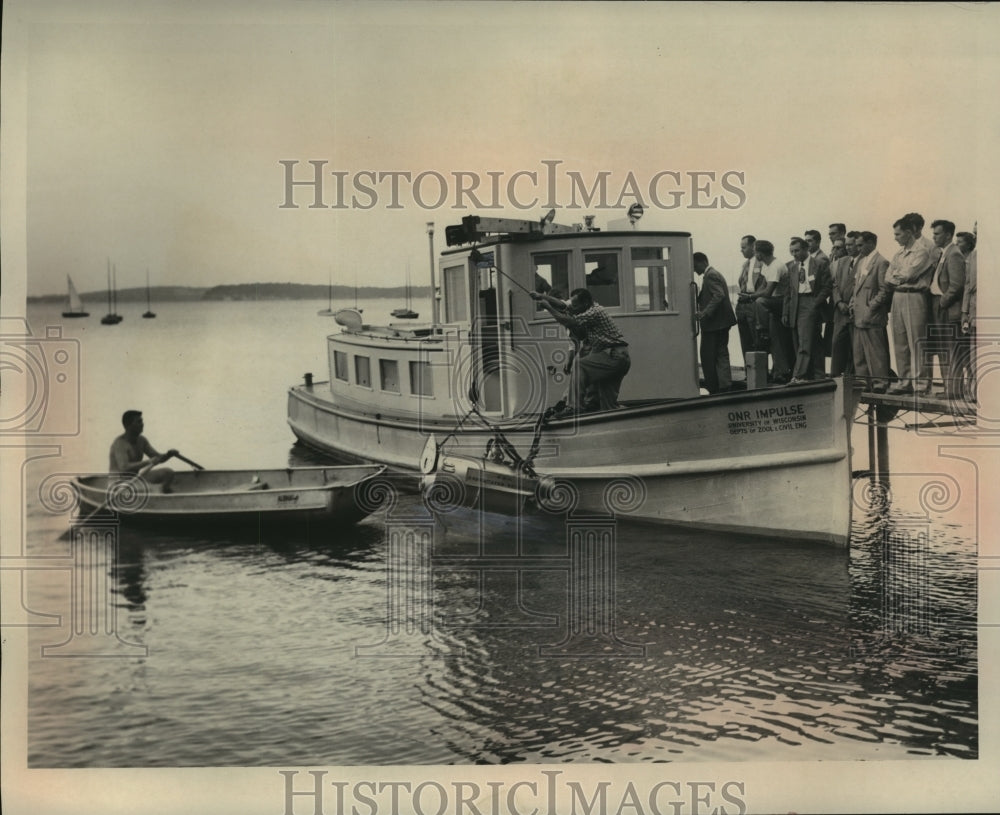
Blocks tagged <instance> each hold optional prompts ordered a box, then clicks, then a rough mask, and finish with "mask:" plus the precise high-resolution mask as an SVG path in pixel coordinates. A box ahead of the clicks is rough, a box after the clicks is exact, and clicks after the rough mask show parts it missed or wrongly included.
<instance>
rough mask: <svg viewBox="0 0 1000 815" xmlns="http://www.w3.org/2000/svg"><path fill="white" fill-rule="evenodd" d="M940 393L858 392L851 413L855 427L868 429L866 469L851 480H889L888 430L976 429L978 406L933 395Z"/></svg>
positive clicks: (938, 386) (937, 388) (949, 431)
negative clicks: (853, 411) (857, 425)
mask: <svg viewBox="0 0 1000 815" xmlns="http://www.w3.org/2000/svg"><path fill="white" fill-rule="evenodd" d="M941 389H942V385H941V383H935V387H933V388H932V389H931V394H932V395H928V396H922V395H920V394H899V395H897V394H888V393H874V392H871V391H862V392H861V393H860V396H859V398H858V403H857V408H856V410H855V415H854V422H855V424H864V425H867V427H868V469H867V470H856V471H855V472H854V473H853V474H854V476H855V477H865V476H874V477H877V478H878V479H879V480H880V481H888V479H889V430H890V429H897V430H910V431H921V430H922V431H930V432H934V433H940V434H952V433H954V434H959V433H968V429H969V428H974V427H975V426H976V421H977V418H978V409H979V406H978V404H977V403H976V402H975V401H972V400H967V399H961V398H959V399H947V398H944V397H940V396H934V395H933V394H934V393H935V392H937V391H940V390H941Z"/></svg>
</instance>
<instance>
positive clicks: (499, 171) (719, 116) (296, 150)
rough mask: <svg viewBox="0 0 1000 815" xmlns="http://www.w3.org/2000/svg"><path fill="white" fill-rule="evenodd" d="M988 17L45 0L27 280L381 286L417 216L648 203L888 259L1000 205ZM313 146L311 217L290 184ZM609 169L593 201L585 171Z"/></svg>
mask: <svg viewBox="0 0 1000 815" xmlns="http://www.w3.org/2000/svg"><path fill="white" fill-rule="evenodd" d="M997 12H998V10H997V9H996V7H993V6H963V5H954V4H953V5H948V6H938V5H935V6H929V5H928V6H921V5H907V6H900V5H854V4H844V5H838V4H832V5H831V4H827V5H820V4H807V5H796V4H787V5H786V4H781V5H768V4H754V5H742V4H724V5H716V4H691V5H683V6H679V5H672V4H619V3H611V4H604V3H584V4H578V3H554V4H548V3H546V4H529V3H475V4H471V5H470V4H462V3H458V4H453V3H449V2H433V3H422V2H417V3H379V2H366V3H354V2H337V3H327V2H301V1H300V2H293V3H276V2H266V3H254V2H240V3H233V2H219V0H207V2H202V3H197V4H195V3H180V4H177V3H174V4H166V3H159V2H149V3H141V4H134V3H124V2H123V3H117V2H115V3H111V2H95V3H87V4H78V3H64V2H39V3H32V4H30V5H28V6H24V7H22V8H21V9H20V13H21V14H23V15H25V16H26V17H27V19H28V22H27V26H26V30H27V31H28V32H29V36H28V37H27V41H26V44H25V45H24V46H23V48H24V51H23V53H24V54H25V57H26V61H25V66H26V68H25V72H24V82H25V87H26V91H27V102H26V108H25V121H26V137H25V141H26V145H27V149H26V162H25V167H26V182H25V186H26V194H27V201H26V204H27V206H26V210H25V212H26V237H27V286H26V290H27V293H28V294H29V295H38V294H46V293H58V292H61V291H63V290H64V286H65V276H66V274H71V275H72V276H73V278H74V281H75V283H76V286H77V288H78V289H80V290H81V291H93V290H100V289H103V287H104V286H105V280H106V268H107V263H108V261H109V260H110V261H111V262H113V263H114V264H115V266H116V269H117V276H118V285H119V286H120V287H128V286H131V285H136V286H139V285H143V284H144V282H145V270H146V269H147V268H148V269H149V272H150V277H151V279H152V282H153V284H154V285H189V286H203V285H216V284H224V283H239V282H264V281H279V282H284V281H291V282H297V283H313V284H325V283H326V282H327V281H328V280H329V279H331V278H332V279H333V281H334V282H335V283H343V284H348V285H350V284H354V283H357V282H361V283H363V284H366V285H386V286H390V285H401V284H402V283H404V282H405V274H406V267H407V265H409V266H410V267H411V269H412V275H413V280H414V283H415V284H420V283H422V282H428V281H429V276H430V273H429V270H428V266H429V260H428V258H429V254H428V236H427V230H426V223H427V222H428V221H433V222H434V223H435V226H436V230H435V232H436V234H435V237H434V241H435V250H440V249H441V248H442V247H443V244H444V227H445V226H446V225H448V224H452V223H457V222H458V221H459V220H460V219H461V218H462V217H463V216H464V215H468V214H476V213H478V214H483V215H488V216H491V217H499V216H503V217H516V218H526V219H529V220H537V219H539V218H540V217H541V216H542V215H544V214H545V212H546V211H547V209H548V207H547V206H545V205H546V204H549V203H555V204H557V205H558V206H557V212H556V219H555V220H556V222H558V223H569V224H571V223H576V222H580V221H582V220H583V215H584V214H594V215H596V222H597V224H598V225H599V226H605V227H607V225H608V224H609V223H610V222H612V221H615V220H620V219H621V218H623V217H624V215H625V210H626V209H627V207H628V206H629V205H630V204H632V203H634V202H635V201H636V200H639V201H640V202H641V203H643V204H644V206H645V214H644V217H643V219H642V221H641V223H640V226H641V227H648V228H657V229H674V230H683V231H689V232H691V233H692V235H693V240H694V245H695V248H696V249H700V250H701V251H705V252H706V253H707V254H708V255H709V258H710V260H711V261H712V262H713V264H714V265H715V266H716V267H718V268H719V269H720V270H721V271H722V272H723V274H725V275H727V276H728V277H730V278H732V279H731V280H730V282H731V283H735V276H736V274H737V271H738V269H739V265H740V263H741V262H742V258H741V257H740V255H739V251H738V249H739V238H740V236H741V235H743V234H746V233H753V234H755V235H756V236H757V237H762V238H768V239H770V240H772V242H774V243H775V245H776V246H777V247H778V255H779V257H782V258H783V257H785V255H786V253H787V249H786V247H787V244H788V239H789V238H790V237H791V236H793V235H800V234H801V233H802V232H803V231H804V230H805V229H808V228H816V229H819V230H820V231H821V232H822V233H823V235H824V245H825V248H828V242H827V241H826V240H825V236H826V232H827V225H828V224H830V223H832V222H834V221H842V222H845V223H847V224H848V228H852V229H853V228H858V229H871V230H872V231H874V232H876V233H877V234H879V235H880V237H881V238H882V241H881V243H880V248H881V249H882V252H883V254H887V253H889V252H891V251H893V249H894V245H893V244H892V241H891V232H892V230H891V224H892V222H893V221H894V220H895V219H896V218H898V217H899V216H900V215H902V214H904V213H906V212H910V211H918V212H921V213H922V214H923V215H924V216H925V218H926V220H927V222H928V224H929V223H930V222H931V221H932V220H933V219H935V218H947V219H949V220H952V221H954V222H955V223H956V224H958V227H959V229H970V230H971V228H972V227H973V224H974V223H976V222H977V221H982V220H983V217H984V210H986V208H987V207H988V206H991V205H992V202H989V201H988V200H987V199H986V191H985V190H984V189H982V188H983V187H984V186H985V185H983V184H982V183H981V181H980V179H981V178H982V175H983V173H982V170H983V168H984V165H985V164H986V163H987V162H989V161H993V156H992V154H993V153H995V152H996V150H995V148H996V144H997V135H998V128H997V117H996V110H995V107H996V106H995V103H994V101H993V98H992V93H991V89H994V88H995V87H996V83H995V82H994V81H992V80H993V77H995V72H996V69H997V61H998V57H997V53H996V49H995V47H994V46H993V42H994V36H993V35H995V34H996V32H997V28H998V26H997V22H998V19H1000V15H998V13H997ZM282 162H294V164H289V165H285V164H282ZM310 162H323V163H322V164H320V165H319V166H320V167H321V168H322V172H323V176H322V182H323V186H322V191H321V194H320V199H321V203H322V204H323V206H321V207H315V206H310V205H311V204H314V203H316V195H315V190H314V188H312V187H308V186H305V185H301V184H300V185H297V186H295V187H294V188H293V189H292V194H291V196H289V194H288V191H287V188H286V180H287V178H286V174H288V173H289V172H290V173H291V176H290V177H291V178H292V179H293V180H296V181H303V180H309V179H312V178H314V170H313V167H314V165H312V164H310ZM286 166H289V167H291V168H292V169H291V170H290V171H289V170H288V169H286ZM550 172H551V173H552V174H553V176H554V178H555V187H554V190H555V197H554V199H553V200H552V201H550V200H549V198H552V195H551V193H550V189H551V187H550V185H549V183H548V181H549V175H548V174H549V173H550ZM335 173H336V174H339V176H338V175H335ZM366 173H371V174H373V175H366ZM401 173H409V179H410V180H407V179H406V177H405V176H403V175H399V174H401ZM457 173H464V174H467V175H465V176H463V178H464V182H463V183H464V185H465V187H466V188H468V186H469V185H470V184H471V183H473V180H475V182H476V183H478V184H479V186H478V192H476V195H477V196H478V199H479V202H480V203H482V204H486V205H490V204H495V205H496V206H495V207H494V208H491V209H488V210H487V209H480V208H478V207H477V206H476V205H475V202H474V201H473V200H472V199H471V198H470V197H469V196H468V195H462V194H461V193H460V191H459V190H460V187H461V186H462V185H461V184H460V183H459V179H457V178H456V175H455V174H457ZM518 173H520V174H521V175H516V174H518ZM528 173H535V174H536V178H537V183H536V182H532V180H531V177H530V176H529V175H527V174H528ZM378 174H382V175H381V181H377V179H378V177H379V175H378ZM392 174H396V175H392ZM421 174H423V176H421ZM574 174H575V177H576V178H577V179H578V181H577V185H578V186H577V188H576V190H575V192H576V193H577V195H576V197H575V200H574V189H573V179H574ZM418 176H420V182H419V183H418V184H417V185H416V188H415V192H416V195H414V184H413V183H412V181H413V179H416V178H417V177H418ZM338 177H339V178H341V179H343V180H342V182H341V183H342V185H343V190H344V194H343V195H341V196H339V197H338V191H337V179H338ZM602 177H603V178H604V179H605V180H606V184H607V193H606V196H605V197H604V200H603V202H602V200H601V197H600V196H595V197H594V199H593V200H592V201H591V203H590V205H589V206H588V205H587V204H586V202H585V200H584V198H585V195H584V194H581V186H580V185H582V189H584V190H589V189H591V188H592V187H594V185H595V184H596V183H597V182H598V181H599V180H600V179H601V178H602ZM393 178H395V179H397V182H398V184H399V189H398V194H396V195H393V190H392V179H393ZM723 178H725V179H726V181H727V184H728V187H723V186H722V180H723ZM493 179H496V180H497V182H498V186H497V193H496V194H492V192H491V183H493V182H492V180H493ZM633 179H634V180H633ZM654 179H655V183H654ZM442 181H443V182H444V187H442ZM511 183H513V187H512V188H509V187H508V185H509V184H511ZM359 185H360V186H359ZM651 186H652V187H653V195H652V196H651V195H650V194H649V193H650V187H651ZM365 188H368V189H371V190H373V192H365ZM698 190H700V191H698ZM672 192H676V194H672ZM338 198H339V200H338ZM442 198H443V199H444V200H443V201H441V200H440V199H442ZM535 198H537V199H538V200H537V205H536V206H530V204H532V203H533V199H535ZM713 202H714V203H715V204H716V206H714V207H712V206H710V205H711V204H712V203H713ZM338 203H339V204H340V205H341V206H340V207H337V206H336V205H337V204H338ZM602 203H603V206H600V205H599V204H602ZM283 204H285V206H282V205H283ZM668 207H669V208H668ZM928 232H929V228H928Z"/></svg>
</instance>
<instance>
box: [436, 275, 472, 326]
mask: <svg viewBox="0 0 1000 815" xmlns="http://www.w3.org/2000/svg"><path fill="white" fill-rule="evenodd" d="M442 282H443V285H444V321H445V322H446V323H458V322H464V321H466V320H468V319H469V292H468V289H467V286H466V274H465V265H464V264H463V265H461V266H448V267H447V268H446V269H445V270H444V272H443V273H442Z"/></svg>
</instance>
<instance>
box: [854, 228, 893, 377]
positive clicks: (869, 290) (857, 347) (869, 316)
mask: <svg viewBox="0 0 1000 815" xmlns="http://www.w3.org/2000/svg"><path fill="white" fill-rule="evenodd" d="M877 244H878V236H877V235H875V233H874V232H862V233H861V234H860V235H859V236H858V238H857V246H858V260H857V264H856V265H855V267H854V294H853V296H852V297H851V303H850V311H851V319H852V321H853V323H854V336H853V341H854V349H853V350H854V373H855V375H856V376H857V377H858V378H860V379H863V380H865V381H866V383H867V385H868V386H869V387H871V389H872V390H873V391H874V392H875V393H885V389H886V388H887V387H888V383H889V332H888V330H887V328H886V326H887V325H888V324H889V304H890V303H891V302H892V292H891V291H890V289H889V286H888V285H887V283H886V280H885V275H886V271H887V270H888V269H889V261H888V260H886V259H885V258H884V257H882V255H880V254H879V253H878V252H877V251H876V250H875V247H876V245H877Z"/></svg>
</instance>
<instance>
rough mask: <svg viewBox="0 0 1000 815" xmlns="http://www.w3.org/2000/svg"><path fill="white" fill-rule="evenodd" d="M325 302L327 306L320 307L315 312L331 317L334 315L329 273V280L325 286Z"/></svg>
mask: <svg viewBox="0 0 1000 815" xmlns="http://www.w3.org/2000/svg"><path fill="white" fill-rule="evenodd" d="M326 302H327V306H326V308H324V309H320V310H319V311H317V312H316V313H317V314H318V315H319V316H320V317H332V316H333V315H334V311H333V275H330V282H329V283H328V284H327V287H326Z"/></svg>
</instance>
